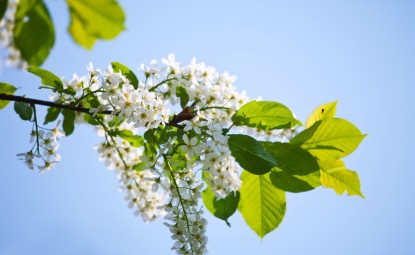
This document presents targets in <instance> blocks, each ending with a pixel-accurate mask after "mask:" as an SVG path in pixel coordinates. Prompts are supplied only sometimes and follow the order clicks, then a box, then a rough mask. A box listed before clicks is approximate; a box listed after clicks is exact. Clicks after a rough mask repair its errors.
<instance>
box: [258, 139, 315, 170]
mask: <svg viewBox="0 0 415 255" xmlns="http://www.w3.org/2000/svg"><path fill="white" fill-rule="evenodd" d="M261 144H262V146H263V147H264V148H265V150H266V151H267V152H269V153H270V154H271V155H272V156H273V157H274V158H275V159H276V160H277V165H278V168H280V169H282V170H283V171H285V172H287V173H289V174H291V175H307V174H310V173H312V172H316V171H318V170H319V169H320V167H319V166H318V163H317V160H316V159H315V158H314V157H313V155H311V154H310V153H309V152H308V151H306V150H304V149H303V148H301V147H300V146H298V145H294V144H289V143H280V142H274V143H271V142H263V143H261Z"/></svg>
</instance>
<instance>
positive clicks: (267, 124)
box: [232, 101, 302, 130]
mask: <svg viewBox="0 0 415 255" xmlns="http://www.w3.org/2000/svg"><path fill="white" fill-rule="evenodd" d="M232 121H233V123H234V125H235V126H247V127H252V128H258V129H262V130H273V129H281V128H292V127H295V126H297V125H298V126H302V124H301V122H300V121H299V120H297V119H296V118H295V117H294V115H293V113H292V112H291V110H290V109H289V108H288V107H287V106H285V105H283V104H281V103H278V102H270V101H251V102H249V103H247V104H245V105H243V106H242V107H241V108H240V109H239V110H238V111H237V112H236V113H235V114H234V115H233V116H232Z"/></svg>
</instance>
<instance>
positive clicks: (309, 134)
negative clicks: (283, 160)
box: [290, 118, 366, 161]
mask: <svg viewBox="0 0 415 255" xmlns="http://www.w3.org/2000/svg"><path fill="white" fill-rule="evenodd" d="M365 136H366V135H362V133H361V132H360V130H359V129H358V128H357V127H356V126H355V125H353V124H352V123H350V122H349V121H347V120H344V119H339V118H330V119H324V120H319V121H317V122H316V123H314V124H313V125H312V126H311V127H310V128H307V129H305V130H304V131H302V132H301V133H299V134H298V135H297V136H295V137H294V138H293V139H291V141H290V142H291V143H292V144H296V145H300V146H301V147H302V148H303V149H306V150H307V151H309V152H310V153H311V154H312V155H313V156H315V157H317V159H318V160H319V161H333V160H336V159H339V158H343V157H345V156H347V155H349V154H350V153H352V152H353V151H354V150H355V149H356V148H357V146H359V144H360V142H361V141H362V140H363V138H364V137H365Z"/></svg>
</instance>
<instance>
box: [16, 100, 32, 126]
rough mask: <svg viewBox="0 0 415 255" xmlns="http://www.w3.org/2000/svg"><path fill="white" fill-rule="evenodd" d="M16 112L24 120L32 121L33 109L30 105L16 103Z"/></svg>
mask: <svg viewBox="0 0 415 255" xmlns="http://www.w3.org/2000/svg"><path fill="white" fill-rule="evenodd" d="M14 111H15V112H16V113H17V114H19V117H20V118H21V119H22V120H29V121H30V120H32V116H33V109H32V107H31V106H30V105H29V104H28V103H22V102H14Z"/></svg>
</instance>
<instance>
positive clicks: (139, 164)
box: [133, 162, 148, 172]
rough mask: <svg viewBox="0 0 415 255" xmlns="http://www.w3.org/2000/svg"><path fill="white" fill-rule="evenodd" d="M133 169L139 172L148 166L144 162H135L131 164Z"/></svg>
mask: <svg viewBox="0 0 415 255" xmlns="http://www.w3.org/2000/svg"><path fill="white" fill-rule="evenodd" d="M133 169H134V170H136V171H139V172H140V171H143V170H147V169H148V166H147V164H146V163H144V162H140V163H138V164H135V165H134V166H133Z"/></svg>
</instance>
